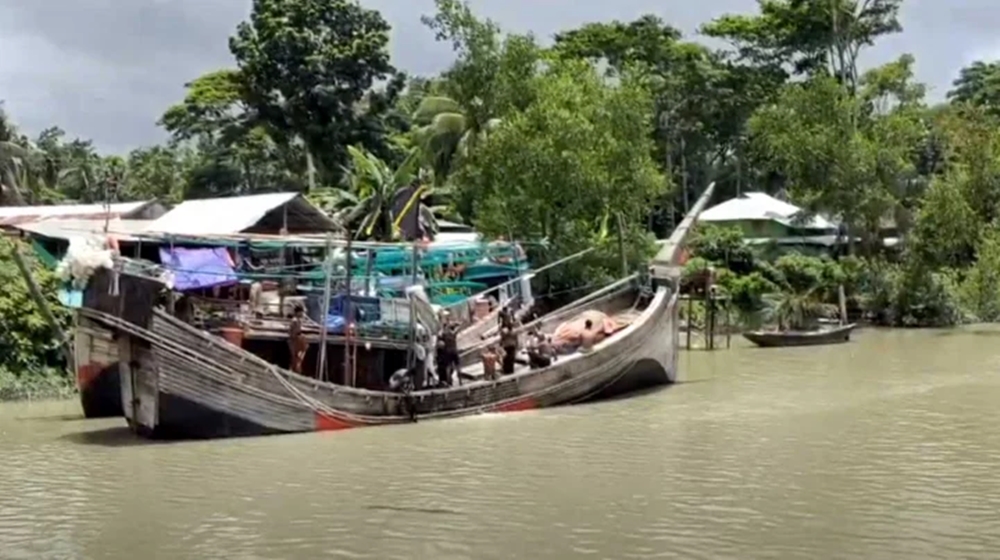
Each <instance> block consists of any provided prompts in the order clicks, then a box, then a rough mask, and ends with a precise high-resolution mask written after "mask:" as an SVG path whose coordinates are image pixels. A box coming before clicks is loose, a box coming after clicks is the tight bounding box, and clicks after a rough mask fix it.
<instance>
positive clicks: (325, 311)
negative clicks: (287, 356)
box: [316, 234, 333, 381]
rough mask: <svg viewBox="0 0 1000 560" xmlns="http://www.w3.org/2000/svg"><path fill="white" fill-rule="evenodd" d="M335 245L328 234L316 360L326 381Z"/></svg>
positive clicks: (318, 373) (317, 366) (317, 369)
mask: <svg viewBox="0 0 1000 560" xmlns="http://www.w3.org/2000/svg"><path fill="white" fill-rule="evenodd" d="M332 245H333V238H332V234H327V236H326V256H325V257H324V259H323V269H324V273H325V274H324V280H323V304H322V307H321V308H320V328H321V330H320V331H319V359H317V360H316V379H319V380H320V381H326V378H327V374H326V340H327V326H326V321H327V317H329V315H330V283H331V279H330V276H332V274H333V251H331V246H332Z"/></svg>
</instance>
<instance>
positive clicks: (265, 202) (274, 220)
mask: <svg viewBox="0 0 1000 560" xmlns="http://www.w3.org/2000/svg"><path fill="white" fill-rule="evenodd" d="M286 220H287V224H288V231H289V232H290V233H294V232H320V231H330V230H333V229H335V228H336V223H335V222H334V221H333V220H332V219H331V218H330V217H329V216H327V215H326V214H325V213H324V212H323V211H322V210H320V209H319V208H317V207H316V206H314V205H313V204H312V203H310V202H309V201H308V200H306V199H305V197H304V196H302V195H301V194H299V193H271V194H257V195H249V196H234V197H228V198H205V199H200V200H187V201H184V202H182V203H181V204H179V205H178V206H177V207H175V208H174V209H173V210H171V211H170V212H167V213H166V214H164V215H163V216H162V217H161V218H159V219H157V220H155V221H154V222H153V223H151V224H149V227H148V229H147V231H149V232H151V233H153V232H155V233H164V234H174V235H228V234H235V233H243V232H250V231H258V232H275V233H276V232H278V230H280V229H281V226H282V224H283V223H285V221H286Z"/></svg>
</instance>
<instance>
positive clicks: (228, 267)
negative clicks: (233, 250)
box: [160, 247, 237, 291]
mask: <svg viewBox="0 0 1000 560" xmlns="http://www.w3.org/2000/svg"><path fill="white" fill-rule="evenodd" d="M160 263H161V264H162V265H163V266H164V267H166V268H167V269H169V270H170V271H171V272H173V273H174V289H175V290H178V291H185V290H193V289H196V288H211V287H214V286H221V285H224V284H232V283H234V282H236V281H237V278H236V272H235V270H234V268H233V259H232V257H230V256H229V251H227V250H226V248H225V247H213V248H210V249H185V248H174V249H170V248H169V247H165V248H161V249H160Z"/></svg>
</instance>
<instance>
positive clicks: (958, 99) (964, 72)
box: [948, 60, 1000, 116]
mask: <svg viewBox="0 0 1000 560" xmlns="http://www.w3.org/2000/svg"><path fill="white" fill-rule="evenodd" d="M952 87H953V89H952V90H951V91H949V92H948V99H949V100H950V101H951V102H952V103H967V104H969V105H973V106H976V107H980V108H983V109H985V110H986V112H987V113H989V114H990V115H992V116H1000V62H983V61H981V60H980V61H976V62H973V63H972V64H970V65H969V66H966V67H965V68H962V69H961V70H960V71H959V74H958V78H957V79H956V80H955V81H954V82H952Z"/></svg>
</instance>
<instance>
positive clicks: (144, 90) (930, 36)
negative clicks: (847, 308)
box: [0, 0, 1000, 152]
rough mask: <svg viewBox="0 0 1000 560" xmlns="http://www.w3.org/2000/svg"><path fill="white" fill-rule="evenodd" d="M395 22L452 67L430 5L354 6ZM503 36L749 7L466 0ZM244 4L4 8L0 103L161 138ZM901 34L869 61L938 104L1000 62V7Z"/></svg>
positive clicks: (412, 43)
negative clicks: (908, 71) (893, 65)
mask: <svg viewBox="0 0 1000 560" xmlns="http://www.w3.org/2000/svg"><path fill="white" fill-rule="evenodd" d="M362 3H363V4H365V5H368V6H370V7H373V8H377V9H379V10H381V11H382V13H383V14H384V15H385V17H386V19H388V20H389V22H390V23H391V24H392V26H393V45H392V54H393V57H394V60H395V63H396V65H397V66H398V67H400V68H402V69H404V70H407V71H409V72H411V73H418V74H421V73H424V74H426V73H432V72H435V71H438V70H440V69H441V68H443V67H444V66H445V65H447V64H448V62H449V60H450V53H449V49H448V48H447V47H446V46H444V45H440V44H436V43H435V42H434V39H433V37H432V36H431V34H430V33H429V32H427V31H426V30H425V29H424V27H423V26H422V25H421V23H420V16H421V14H427V13H430V12H431V11H432V6H433V1H432V0H362ZM471 4H472V5H473V7H474V8H475V9H476V11H477V12H478V13H480V14H483V15H485V16H488V17H490V18H493V19H495V20H496V21H498V22H499V23H500V24H501V25H502V26H504V27H505V28H506V29H510V30H515V31H532V32H534V33H535V34H536V35H538V36H540V37H549V36H551V35H552V34H553V33H554V32H555V31H557V30H559V29H563V28H567V27H574V26H578V25H580V24H582V23H585V22H589V21H598V20H609V19H621V20H631V19H634V18H635V17H637V16H638V15H640V14H643V13H654V14H657V15H659V16H660V17H662V18H663V19H664V20H666V21H668V22H670V23H672V24H674V25H675V26H677V27H679V28H681V29H683V30H684V31H685V32H686V33H689V34H693V33H694V32H695V30H696V29H697V27H698V25H699V23H701V22H704V21H706V20H709V19H711V18H713V17H716V16H718V15H721V14H723V13H727V12H740V11H752V10H753V9H754V7H755V5H756V2H755V0H695V1H690V0H684V1H682V0H471ZM249 6H250V0H0V100H5V108H6V110H7V111H8V112H10V113H11V114H12V116H13V117H14V118H15V119H16V121H17V122H19V123H20V124H21V126H22V127H23V128H24V129H26V130H28V131H30V132H32V133H34V132H37V131H39V130H41V129H42V128H44V127H46V126H49V125H52V124H58V125H59V126H61V127H63V128H64V129H66V130H67V131H69V133H70V134H72V135H79V136H82V137H89V138H93V139H94V140H95V141H96V142H97V144H98V146H100V147H101V148H102V149H104V150H107V151H112V152H121V151H127V150H129V149H131V148H133V147H136V146H140V145H145V144H151V143H155V142H158V141H160V140H161V139H162V138H163V133H162V132H161V131H160V130H159V129H158V128H157V127H156V120H157V118H158V117H159V115H160V114H161V113H162V112H163V110H164V109H165V108H166V107H167V106H168V105H170V104H171V103H173V102H176V101H177V100H178V99H180V97H181V96H182V95H183V83H184V82H185V81H187V80H190V79H191V78H194V77H196V76H198V75H199V74H201V73H203V72H205V71H207V70H211V69H215V68H219V67H222V66H227V65H230V64H231V58H230V56H229V52H228V49H227V45H226V41H227V37H228V36H229V34H230V33H231V32H232V30H233V29H234V27H235V26H236V24H237V23H238V22H239V21H240V20H241V19H243V18H245V17H246V15H247V13H248V10H249ZM902 19H903V26H904V27H905V29H906V31H905V32H904V33H903V34H901V35H899V36H896V37H892V38H890V39H886V40H884V41H882V42H881V43H880V44H879V45H878V46H877V47H876V48H875V49H873V50H872V51H871V52H870V53H869V54H868V55H867V59H866V60H867V62H868V63H869V64H874V63H879V62H882V61H886V60H890V59H892V58H895V57H896V56H897V55H898V54H899V53H902V52H910V53H913V54H914V55H915V56H916V57H917V73H918V76H919V78H920V79H921V80H922V81H924V82H926V83H927V84H928V85H929V86H930V91H931V95H932V96H934V97H938V98H940V97H942V96H943V95H944V92H946V91H947V89H948V85H949V83H950V82H951V80H952V79H954V77H955V74H956V73H957V71H958V69H959V68H960V67H961V66H962V65H964V64H966V63H968V62H970V61H972V60H976V59H981V58H987V59H989V58H995V57H996V58H1000V35H998V34H997V33H996V29H998V28H1000V2H997V0H906V2H905V5H904V8H903V17H902Z"/></svg>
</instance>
